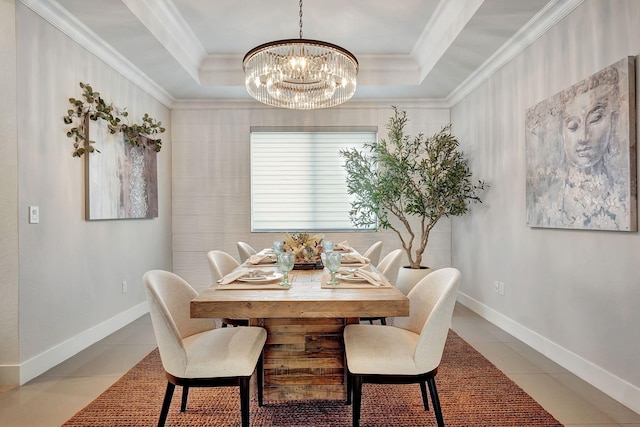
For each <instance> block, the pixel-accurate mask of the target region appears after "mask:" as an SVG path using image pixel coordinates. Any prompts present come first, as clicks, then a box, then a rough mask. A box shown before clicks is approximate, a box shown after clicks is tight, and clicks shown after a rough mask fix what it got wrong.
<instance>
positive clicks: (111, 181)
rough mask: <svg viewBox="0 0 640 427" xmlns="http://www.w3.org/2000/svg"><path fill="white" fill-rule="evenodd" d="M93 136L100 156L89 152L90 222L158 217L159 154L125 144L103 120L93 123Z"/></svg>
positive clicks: (90, 126)
mask: <svg viewBox="0 0 640 427" xmlns="http://www.w3.org/2000/svg"><path fill="white" fill-rule="evenodd" d="M89 135H90V139H91V140H92V141H95V145H94V146H95V148H96V150H98V151H100V152H99V153H97V152H95V153H88V154H87V156H86V162H87V163H86V166H87V173H86V176H87V182H86V190H87V197H86V200H87V206H86V218H87V220H104V219H128V218H154V217H157V216H158V177H157V153H156V151H155V150H153V149H150V148H146V147H145V146H135V147H134V146H132V145H131V144H128V143H125V142H124V139H123V137H122V134H121V133H116V134H111V133H110V132H109V130H108V129H107V126H106V123H104V121H103V120H98V121H92V122H91V123H90V125H89Z"/></svg>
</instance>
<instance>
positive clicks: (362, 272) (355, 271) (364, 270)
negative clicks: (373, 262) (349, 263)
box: [338, 265, 389, 286]
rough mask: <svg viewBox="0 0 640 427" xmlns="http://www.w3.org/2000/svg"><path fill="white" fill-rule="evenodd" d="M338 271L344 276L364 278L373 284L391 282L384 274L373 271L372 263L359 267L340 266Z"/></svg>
mask: <svg viewBox="0 0 640 427" xmlns="http://www.w3.org/2000/svg"><path fill="white" fill-rule="evenodd" d="M338 272H339V273H340V274H341V275H343V276H349V277H354V278H360V279H364V280H366V281H367V282H369V283H370V284H372V285H373V286H386V285H387V284H388V283H389V282H388V281H387V279H386V278H385V277H384V276H383V275H382V274H379V273H376V272H374V271H372V270H371V266H370V265H365V266H364V267H358V268H340V269H339V270H338Z"/></svg>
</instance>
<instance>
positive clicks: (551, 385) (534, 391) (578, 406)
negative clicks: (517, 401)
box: [507, 373, 616, 425]
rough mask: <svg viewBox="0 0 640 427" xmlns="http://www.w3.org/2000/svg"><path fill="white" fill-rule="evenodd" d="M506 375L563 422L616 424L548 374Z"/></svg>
mask: <svg viewBox="0 0 640 427" xmlns="http://www.w3.org/2000/svg"><path fill="white" fill-rule="evenodd" d="M507 376H508V377H509V378H511V379H512V380H513V381H514V382H515V383H516V384H518V386H520V387H521V388H522V389H523V390H525V391H526V392H527V393H528V394H529V395H530V396H531V397H533V398H534V399H535V400H536V401H537V402H538V403H539V404H540V405H541V406H542V407H543V408H545V409H546V410H547V411H548V412H550V413H551V414H553V416H554V417H555V418H556V419H557V420H558V421H560V422H561V423H563V424H574V425H593V424H603V425H616V422H615V421H614V420H612V419H611V418H609V417H608V416H607V415H606V414H604V413H603V412H601V411H600V410H599V409H597V408H596V407H594V406H593V405H592V404H591V403H589V402H587V401H586V400H584V399H582V398H581V397H580V396H578V395H576V394H575V393H572V392H571V390H570V389H568V388H567V387H565V386H564V385H562V384H561V383H559V382H558V381H556V380H555V379H554V378H553V377H551V376H550V375H548V374H525V373H515V374H507Z"/></svg>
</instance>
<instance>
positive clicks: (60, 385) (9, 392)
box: [0, 304, 640, 427]
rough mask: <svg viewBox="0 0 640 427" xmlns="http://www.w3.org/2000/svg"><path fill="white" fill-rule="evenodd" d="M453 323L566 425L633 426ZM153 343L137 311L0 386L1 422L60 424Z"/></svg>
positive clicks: (504, 345)
mask: <svg viewBox="0 0 640 427" xmlns="http://www.w3.org/2000/svg"><path fill="white" fill-rule="evenodd" d="M453 330H454V331H456V332H457V333H458V334H459V335H460V336H461V337H462V338H464V339H465V340H466V341H467V342H469V343H470V344H471V345H473V346H474V347H475V348H476V349H477V350H478V351H480V352H481V353H482V354H483V355H484V356H485V357H487V358H488V359H489V360H490V361H491V362H493V363H494V364H495V365H496V366H497V367H498V368H500V369H501V370H502V371H503V372H505V373H506V374H507V375H508V376H509V377H510V378H511V379H512V380H513V381H515V382H516V383H517V384H518V385H520V387H522V388H523V389H524V390H525V391H527V393H529V394H530V395H531V396H533V398H534V399H536V400H537V401H538V402H540V404H541V405H542V406H543V407H544V408H545V409H546V410H548V411H549V412H550V413H551V414H553V415H554V416H555V417H556V418H557V419H558V420H559V421H560V422H561V423H563V424H564V425H565V426H568V427H604V426H625V427H640V415H639V414H636V413H635V412H633V411H631V410H629V409H628V408H626V407H625V406H623V405H620V404H619V403H617V402H615V401H614V400H612V399H610V398H608V397H607V396H606V395H604V394H602V393H601V392H599V391H597V390H595V389H594V388H593V387H591V386H589V385H588V384H586V383H585V382H584V381H581V380H580V379H578V378H576V377H575V376H574V375H572V374H570V373H568V372H567V371H566V370H564V369H562V368H561V367H560V366H558V365H556V364H555V363H553V362H551V361H550V360H548V359H546V358H545V357H543V356H542V355H540V354H539V353H537V352H535V351H533V350H532V349H530V348H529V347H527V346H526V345H524V344H522V343H521V342H519V341H518V340H517V339H515V338H514V337H512V336H511V335H509V334H507V333H505V332H503V331H502V330H500V329H498V328H496V327H495V326H493V325H492V324H491V323H489V322H487V321H485V320H483V319H482V318H480V317H479V316H477V315H476V314H475V313H473V312H472V311H471V310H469V309H467V308H465V307H463V306H461V305H459V304H458V305H457V306H456V310H455V312H454V316H453ZM153 348H155V338H154V336H153V331H152V327H151V321H150V319H149V316H148V315H146V316H143V317H141V318H140V319H138V320H137V321H135V322H133V323H131V324H130V325H128V326H126V327H125V328H123V329H121V330H119V331H117V332H115V333H113V334H112V335H111V336H109V337H107V338H105V339H104V340H102V341H100V342H99V343H96V344H95V345H93V346H91V347H89V348H87V349H86V350H84V351H82V352H81V353H79V354H77V355H76V356H74V357H72V358H71V359H69V360H67V361H65V362H64V363H61V364H60V365H58V366H56V367H54V368H52V369H50V370H49V371H48V372H46V373H44V374H42V375H41V376H39V377H38V378H35V379H34V380H32V381H30V382H29V383H27V384H25V385H23V386H21V387H13V388H4V389H2V388H0V426H4V427H13V426H20V427H48V426H59V425H61V424H62V423H63V422H65V421H66V420H67V419H69V418H70V417H71V416H72V415H73V414H75V413H76V412H77V411H79V410H80V409H82V408H83V407H84V406H85V405H87V404H88V403H89V402H91V401H92V400H93V399H94V398H95V397H96V396H98V395H99V394H100V393H101V392H102V391H104V390H105V389H106V388H107V387H109V386H110V385H111V384H113V383H114V382H115V381H116V380H117V379H118V378H120V377H121V376H122V375H123V374H124V373H125V372H126V371H127V370H129V369H130V368H131V367H132V366H133V365H135V364H136V363H137V362H138V361H139V360H140V359H142V358H143V357H144V356H145V355H146V354H148V353H149V352H150V351H151V350H152V349H153Z"/></svg>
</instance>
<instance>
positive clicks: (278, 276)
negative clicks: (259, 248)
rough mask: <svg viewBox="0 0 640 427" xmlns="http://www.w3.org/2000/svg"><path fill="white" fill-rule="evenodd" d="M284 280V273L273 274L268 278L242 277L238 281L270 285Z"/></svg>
mask: <svg viewBox="0 0 640 427" xmlns="http://www.w3.org/2000/svg"><path fill="white" fill-rule="evenodd" d="M279 279H282V273H273V274H270V275H268V276H257V277H247V276H245V277H241V278H239V279H238V281H239V282H249V283H268V282H273V281H275V280H279Z"/></svg>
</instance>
